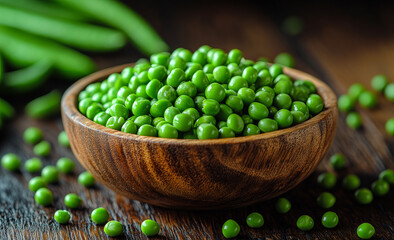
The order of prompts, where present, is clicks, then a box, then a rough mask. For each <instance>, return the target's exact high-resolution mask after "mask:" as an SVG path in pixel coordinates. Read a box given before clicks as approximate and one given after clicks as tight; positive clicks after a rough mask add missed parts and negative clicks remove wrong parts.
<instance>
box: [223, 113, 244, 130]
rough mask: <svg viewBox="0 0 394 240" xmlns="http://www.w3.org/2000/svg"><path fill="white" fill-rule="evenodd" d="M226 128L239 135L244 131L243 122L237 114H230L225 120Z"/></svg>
mask: <svg viewBox="0 0 394 240" xmlns="http://www.w3.org/2000/svg"><path fill="white" fill-rule="evenodd" d="M227 126H228V127H229V128H231V129H232V130H233V131H234V132H235V133H241V132H242V131H243V129H244V126H245V124H244V121H243V119H242V117H240V116H239V115H238V114H235V113H233V114H231V115H230V116H229V117H228V118H227Z"/></svg>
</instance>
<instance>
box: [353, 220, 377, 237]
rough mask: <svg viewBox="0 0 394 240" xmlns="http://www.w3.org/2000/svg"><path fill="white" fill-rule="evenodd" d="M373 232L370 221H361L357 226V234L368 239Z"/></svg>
mask: <svg viewBox="0 0 394 240" xmlns="http://www.w3.org/2000/svg"><path fill="white" fill-rule="evenodd" d="M374 234H375V228H374V227H373V226H372V225H371V224H370V223H362V224H360V225H359V226H358V227H357V236H359V238H361V239H370V238H371V237H372V236H373V235H374Z"/></svg>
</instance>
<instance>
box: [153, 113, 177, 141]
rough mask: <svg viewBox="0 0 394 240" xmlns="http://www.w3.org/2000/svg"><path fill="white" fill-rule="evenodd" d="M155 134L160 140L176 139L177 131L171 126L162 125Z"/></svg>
mask: <svg viewBox="0 0 394 240" xmlns="http://www.w3.org/2000/svg"><path fill="white" fill-rule="evenodd" d="M174 118H175V116H174ZM157 132H158V133H157V135H158V136H159V137H162V138H178V130H177V129H176V128H175V127H174V126H172V125H171V124H164V125H162V126H161V127H159V129H158V131H157Z"/></svg>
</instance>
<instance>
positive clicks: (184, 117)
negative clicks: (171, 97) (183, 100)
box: [173, 113, 194, 132]
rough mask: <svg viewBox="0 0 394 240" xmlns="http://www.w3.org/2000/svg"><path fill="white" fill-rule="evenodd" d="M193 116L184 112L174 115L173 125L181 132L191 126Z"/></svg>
mask: <svg viewBox="0 0 394 240" xmlns="http://www.w3.org/2000/svg"><path fill="white" fill-rule="evenodd" d="M193 123H194V122H193V118H192V117H191V116H190V115H188V114H185V113H180V114H177V115H175V117H174V119H173V125H174V127H175V128H176V129H177V130H178V131H181V132H187V131H189V130H190V129H191V128H192V127H193Z"/></svg>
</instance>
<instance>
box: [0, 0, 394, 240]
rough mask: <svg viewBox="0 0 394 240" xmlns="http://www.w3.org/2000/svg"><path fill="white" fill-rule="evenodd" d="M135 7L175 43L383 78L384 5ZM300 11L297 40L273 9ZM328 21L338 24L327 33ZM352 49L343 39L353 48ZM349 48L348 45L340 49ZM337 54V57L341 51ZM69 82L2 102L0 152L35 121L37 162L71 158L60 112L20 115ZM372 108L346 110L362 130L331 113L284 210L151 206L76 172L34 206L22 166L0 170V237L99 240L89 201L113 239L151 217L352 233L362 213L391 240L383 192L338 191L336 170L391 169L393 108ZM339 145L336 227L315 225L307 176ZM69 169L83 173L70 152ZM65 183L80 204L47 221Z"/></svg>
mask: <svg viewBox="0 0 394 240" xmlns="http://www.w3.org/2000/svg"><path fill="white" fill-rule="evenodd" d="M130 5H131V7H133V8H134V9H135V10H136V11H137V12H138V13H140V14H141V15H142V16H143V17H145V18H146V19H148V20H149V21H150V22H151V23H152V24H153V25H154V27H155V28H156V29H158V30H159V32H160V33H161V35H162V36H163V37H164V39H165V40H166V41H167V42H168V43H169V44H170V46H171V47H172V49H175V48H176V47H179V46H182V47H186V48H190V49H195V48H196V47H198V46H200V45H202V44H210V45H212V46H215V47H222V48H225V49H226V50H229V49H230V48H233V47H236V48H239V49H241V50H243V52H244V54H245V56H247V57H248V58H252V59H253V58H258V57H260V56H266V57H269V59H273V58H274V56H275V55H276V54H277V53H278V52H282V51H287V52H290V53H291V54H293V55H294V56H295V58H296V63H297V64H296V67H297V68H299V69H301V70H303V71H305V72H308V73H311V74H312V75H315V76H317V77H318V78H319V79H321V80H323V81H325V82H326V83H327V84H328V85H329V86H331V88H332V89H333V90H334V92H335V93H336V94H337V95H339V94H341V93H344V92H346V90H347V86H349V85H350V84H352V83H354V82H359V81H362V82H364V83H365V84H366V85H368V79H369V78H370V76H373V75H374V74H377V73H383V74H387V75H388V76H389V78H390V79H391V80H392V81H393V79H394V68H392V67H391V65H392V54H391V55H390V53H392V52H393V51H394V48H393V46H392V44H391V43H393V42H394V35H393V33H394V32H393V28H392V26H393V25H394V15H393V14H392V12H393V9H394V4H393V2H389V1H379V2H376V1H373V2H369V3H365V2H358V3H357V4H356V5H355V4H354V3H352V2H349V3H347V2H344V1H341V2H339V1H330V2H322V1H307V2H303V3H302V4H300V3H299V2H291V1H286V2H284V1H271V2H266V1H264V2H261V3H260V2H247V1H246V2H245V1H242V2H241V1H237V2H226V4H223V3H219V2H212V1H209V2H208V1H203V2H201V3H199V4H196V3H195V2H191V3H189V4H188V3H186V2H184V1H183V2H180V1H178V2H174V3H168V2H164V1H163V2H162V1H143V2H135V1H134V2H132V3H130ZM288 15H296V16H300V17H301V18H302V19H303V20H304V23H305V32H303V34H302V35H301V36H299V37H288V36H286V35H284V34H282V33H281V32H280V30H279V29H280V26H281V23H282V20H283V18H284V17H286V16H288ZM336 29H337V30H338V31H336ZM353 45H355V46H357V47H356V48H352V46H353ZM350 53H351V54H350ZM344 56H345V57H346V59H342V58H344ZM93 57H94V59H95V61H96V63H97V64H98V65H99V66H100V68H106V67H110V66H114V65H118V64H122V63H126V62H132V61H136V60H137V59H138V58H140V57H143V56H141V55H140V54H139V53H138V52H137V51H136V50H135V49H134V48H133V47H132V46H127V47H126V48H125V49H122V51H119V52H116V53H111V54H104V55H93ZM67 84H68V83H61V82H59V81H58V80H57V79H51V81H50V82H49V83H48V84H47V85H45V86H44V87H43V89H40V90H39V91H38V92H36V93H34V94H31V95H26V96H24V97H23V98H21V97H17V98H14V99H8V100H10V101H12V102H13V103H14V104H15V105H16V107H17V110H18V116H17V117H16V118H15V119H13V121H12V122H11V123H7V125H6V126H7V127H6V128H5V129H4V130H3V131H2V132H0V156H2V155H3V154H5V153H7V152H15V153H17V154H18V155H20V156H21V158H22V160H23V161H25V160H26V159H28V158H30V157H33V156H34V154H33V151H32V149H33V148H32V146H30V145H27V144H25V143H24V142H23V139H22V133H23V131H24V129H26V128H27V127H29V126H32V125H34V126H38V127H40V128H41V129H43V130H44V133H45V134H44V135H45V139H46V140H48V141H50V142H51V143H52V146H53V151H52V153H51V156H50V157H48V158H45V159H43V161H44V163H45V165H54V164H55V163H56V160H57V159H58V158H60V157H64V156H66V157H71V158H74V159H75V157H74V156H73V154H72V152H71V150H69V149H65V148H63V147H60V146H59V145H58V144H57V140H56V138H57V134H58V133H59V132H60V131H61V130H62V128H63V127H62V124H61V120H60V118H54V119H50V120H48V121H35V120H32V119H29V118H28V117H27V116H26V115H24V114H23V107H24V105H25V103H26V102H28V101H29V100H31V99H33V98H34V97H36V96H38V95H40V94H44V93H46V92H47V91H49V89H51V88H53V87H58V88H61V89H63V90H64V89H66V87H67ZM379 103H380V105H379V108H378V109H376V110H374V111H369V110H364V109H357V110H358V111H359V112H361V114H362V117H363V120H364V126H363V129H360V130H358V131H354V130H351V129H349V128H348V127H347V126H346V124H345V115H344V114H342V113H340V114H339V119H338V127H337V132H336V137H335V139H334V142H333V144H332V146H331V148H330V149H329V150H328V154H327V155H326V156H325V157H324V159H323V160H322V161H321V163H320V164H319V165H318V168H317V170H316V171H315V172H314V173H312V175H311V176H310V177H308V178H307V179H306V180H305V181H303V182H302V183H301V184H300V185H298V186H297V187H295V188H294V189H293V190H291V191H289V192H287V193H286V194H285V195H284V197H287V198H288V199H289V200H290V201H291V202H292V205H293V208H292V210H291V211H290V212H289V213H288V214H286V215H280V214H278V213H276V212H275V210H274V208H273V205H274V200H269V201H265V202H261V203H256V204H254V205H251V206H248V207H242V208H239V209H230V210H221V211H179V210H171V209H164V208H160V207H154V206H152V205H148V204H144V203H141V202H138V201H132V200H129V199H127V198H125V197H122V196H120V195H118V194H115V193H114V192H113V191H111V190H109V189H108V188H106V187H104V186H103V185H102V184H101V183H97V187H96V188H93V189H86V188H83V187H82V186H80V185H79V184H78V183H77V181H76V176H64V175H62V176H61V181H60V183H59V185H50V186H49V188H50V189H51V190H52V191H53V192H54V194H55V203H54V205H53V206H51V207H48V208H42V207H40V206H38V205H36V204H35V203H34V200H33V195H32V193H30V192H29V190H28V188H27V182H28V180H29V179H30V178H31V177H33V176H35V175H30V174H28V173H26V172H25V171H22V172H21V173H16V174H11V173H8V172H6V171H5V170H4V169H3V168H1V167H0V239H110V238H108V237H107V236H106V235H105V233H104V232H103V227H102V226H96V225H94V224H92V222H91V221H90V219H89V214H90V211H92V210H93V209H94V208H96V207H99V206H104V207H106V208H107V209H108V211H109V213H110V215H111V218H112V219H115V220H118V221H120V222H121V223H122V224H123V226H124V229H125V231H124V235H123V236H122V237H121V238H120V239H133V240H134V239H147V238H146V237H145V236H144V235H143V234H142V233H141V231H140V229H139V224H140V223H141V222H142V221H143V220H145V219H147V218H151V219H154V220H156V221H157V222H158V223H160V225H161V231H160V234H159V236H158V237H155V238H150V239H171V240H172V239H176V240H183V239H193V240H194V239H215V240H217V239H224V238H223V236H222V234H221V226H222V224H223V222H224V221H226V220H227V219H229V218H232V219H234V220H236V221H237V222H238V223H239V224H240V226H241V233H240V236H239V238H237V239H249V240H252V239H266V240H271V239H308V240H311V239H324V240H326V239H338V240H343V239H352V240H353V239H358V237H357V235H356V228H357V226H358V225H359V224H361V223H363V222H370V223H371V224H373V226H374V227H375V229H376V234H375V236H374V237H373V238H372V239H375V240H381V239H388V240H392V239H393V235H394V228H393V226H394V219H393V216H394V208H393V199H394V191H391V192H390V193H389V195H387V196H385V197H382V198H375V199H374V201H373V203H372V204H370V205H367V206H361V205H359V204H357V203H356V202H355V200H354V197H353V193H352V192H347V191H344V190H343V189H342V188H341V181H342V178H343V177H344V176H345V175H346V174H348V173H355V174H357V175H358V176H360V178H361V182H362V186H363V187H370V185H371V183H372V182H373V181H374V180H376V178H377V175H378V174H379V172H380V171H382V170H383V169H385V168H391V169H394V157H393V156H394V138H392V137H389V136H388V135H387V134H386V133H385V131H384V129H383V126H382V122H383V123H384V121H385V119H388V118H389V117H394V115H393V114H394V111H393V110H392V109H393V105H392V104H390V103H388V102H387V101H384V100H383V99H379ZM337 152H340V153H343V154H344V155H345V156H346V158H347V167H346V169H345V170H343V171H340V172H336V174H337V176H338V183H337V185H336V186H335V188H334V189H332V190H330V192H331V193H333V194H334V195H335V196H336V198H337V203H336V204H335V205H334V207H333V208H332V209H330V210H332V211H334V212H336V213H337V214H338V215H339V219H340V220H339V222H340V223H339V225H338V226H337V227H336V228H334V229H325V228H323V226H322V225H321V224H320V218H321V215H322V214H323V213H324V212H325V211H326V210H324V209H321V208H319V207H318V206H317V204H316V197H317V196H318V194H319V193H321V192H323V191H326V190H324V189H321V188H319V187H318V186H317V184H316V177H317V175H318V174H319V173H321V172H323V171H333V170H332V168H331V167H330V165H329V162H328V158H329V157H330V156H331V155H332V154H334V153H337ZM76 165H77V168H76V175H77V174H79V173H81V172H82V171H84V169H83V167H82V166H81V165H80V164H79V163H78V162H77V161H76ZM70 192H75V193H77V194H79V195H80V196H81V197H82V199H83V208H82V209H80V210H72V211H71V213H72V215H73V220H72V222H71V223H70V224H68V225H65V226H60V225H58V224H56V223H55V222H54V221H53V219H52V215H53V213H54V212H55V211H56V210H57V209H64V208H65V206H64V203H63V201H62V198H63V197H64V196H65V195H66V194H67V193H70ZM253 211H258V212H260V213H262V214H263V216H264V218H265V224H264V226H263V227H262V228H261V229H250V228H248V227H247V225H246V223H245V218H246V216H247V215H248V214H249V213H251V212H253ZM302 214H309V215H310V216H312V217H313V218H314V220H315V228H314V229H313V230H312V231H310V232H302V231H300V230H298V229H297V228H296V226H295V222H296V220H297V218H298V217H299V216H300V215H302Z"/></svg>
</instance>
